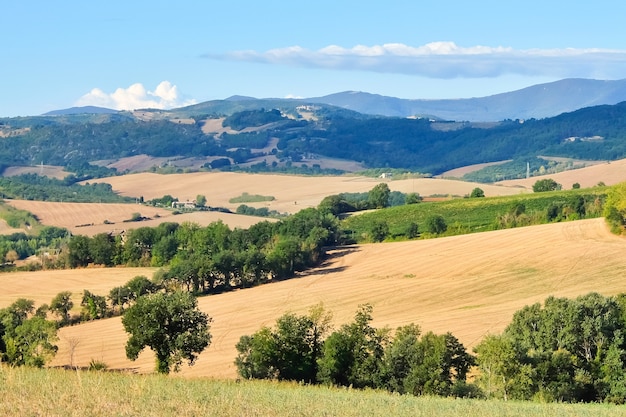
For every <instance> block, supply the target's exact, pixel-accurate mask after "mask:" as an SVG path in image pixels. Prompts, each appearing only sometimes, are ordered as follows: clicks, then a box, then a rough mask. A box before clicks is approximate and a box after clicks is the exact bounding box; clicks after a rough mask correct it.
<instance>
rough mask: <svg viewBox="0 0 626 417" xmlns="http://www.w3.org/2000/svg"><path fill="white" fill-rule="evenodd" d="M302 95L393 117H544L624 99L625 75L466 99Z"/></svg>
mask: <svg viewBox="0 0 626 417" xmlns="http://www.w3.org/2000/svg"><path fill="white" fill-rule="evenodd" d="M306 101H309V102H316V103H325V104H330V105H334V106H339V107H343V108H345V109H350V110H354V111H357V112H360V113H366V114H378V115H384V116H397V117H410V116H435V117H437V118H441V119H444V120H456V121H470V122H495V121H501V120H506V119H512V120H516V119H530V118H536V119H542V118H545V117H552V116H557V115H559V114H562V113H565V112H570V111H574V110H577V109H581V108H584V107H591V106H598V105H601V104H617V103H620V102H622V101H626V79H623V80H617V81H600V80H589V79H578V78H570V79H565V80H560V81H555V82H552V83H547V84H538V85H534V86H531V87H527V88H524V89H521V90H517V91H512V92H509V93H502V94H496V95H492V96H488V97H480V98H466V99H447V100H407V99H399V98H394V97H385V96H380V95H376V94H368V93H362V92H354V91H348V92H343V93H338V94H331V95H328V96H324V97H318V98H310V99H307V100H306Z"/></svg>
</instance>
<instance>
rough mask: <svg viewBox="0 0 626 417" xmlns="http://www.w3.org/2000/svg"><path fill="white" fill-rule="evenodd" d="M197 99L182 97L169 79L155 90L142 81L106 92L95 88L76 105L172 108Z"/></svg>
mask: <svg viewBox="0 0 626 417" xmlns="http://www.w3.org/2000/svg"><path fill="white" fill-rule="evenodd" d="M195 103H196V101H195V100H184V99H182V98H181V97H180V94H179V92H178V87H176V86H175V85H172V83H170V82H169V81H162V82H161V83H159V85H157V87H156V89H155V90H154V91H148V90H146V88H145V87H144V86H143V84H141V83H135V84H133V85H131V86H129V87H128V88H118V89H116V90H115V91H114V92H112V93H106V92H104V91H102V90H101V89H99V88H94V89H93V90H91V91H90V92H89V93H87V94H85V95H84V96H82V97H81V98H79V99H78V101H77V102H76V106H99V107H107V108H110V109H115V110H134V109H145V108H151V109H171V108H176V107H182V106H188V105H191V104H195Z"/></svg>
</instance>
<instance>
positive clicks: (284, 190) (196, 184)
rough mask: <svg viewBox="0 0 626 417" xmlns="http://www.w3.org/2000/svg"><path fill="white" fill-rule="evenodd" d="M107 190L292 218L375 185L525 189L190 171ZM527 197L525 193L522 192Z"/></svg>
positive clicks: (139, 177) (123, 182) (122, 179)
mask: <svg viewBox="0 0 626 417" xmlns="http://www.w3.org/2000/svg"><path fill="white" fill-rule="evenodd" d="M98 181H102V182H106V183H109V184H111V186H112V187H113V190H115V191H116V192H118V193H119V194H121V195H123V196H132V197H138V196H143V197H144V199H146V200H151V199H153V198H161V197H163V196H164V195H166V194H169V195H172V196H174V197H176V198H178V199H179V200H181V201H185V200H195V198H196V196H197V195H198V194H202V195H204V196H206V198H207V205H210V206H217V207H227V208H230V209H231V210H235V209H236V208H237V206H239V203H230V202H229V200H230V199H231V198H233V197H239V196H240V195H241V194H243V193H244V192H247V193H249V194H260V195H264V196H272V197H274V198H275V200H274V201H267V202H262V203H250V204H248V205H250V206H254V207H267V208H269V209H270V210H277V211H279V212H281V213H282V212H287V213H295V212H297V211H299V210H301V209H303V208H307V207H316V206H317V205H318V204H319V203H320V201H322V199H323V198H324V197H326V196H328V195H332V194H339V193H361V192H367V191H369V190H371V189H372V188H373V187H374V186H375V185H376V184H379V183H381V182H387V183H388V185H389V188H390V189H391V190H392V191H401V192H405V193H411V192H415V193H418V194H420V195H421V196H430V195H433V194H437V195H444V196H445V195H460V196H463V195H466V194H467V195H469V194H470V193H471V191H472V190H473V189H474V188H475V187H480V188H482V189H483V190H484V191H485V195H487V196H494V195H511V194H519V193H521V192H524V191H525V190H523V189H520V188H515V187H502V186H495V185H488V184H476V183H471V182H464V181H455V180H444V179H437V178H416V179H406V180H393V181H389V180H388V179H381V178H369V177H358V176H321V177H312V176H296V175H272V174H245V173H234V172H195V173H188V174H170V175H159V174H153V173H141V174H129V175H122V176H117V177H109V178H102V179H101V180H98ZM526 192H527V191H526Z"/></svg>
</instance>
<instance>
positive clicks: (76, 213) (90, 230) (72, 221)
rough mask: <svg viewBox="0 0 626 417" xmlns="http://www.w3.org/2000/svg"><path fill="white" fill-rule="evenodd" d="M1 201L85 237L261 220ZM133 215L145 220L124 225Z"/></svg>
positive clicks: (242, 225) (135, 208) (6, 230)
mask: <svg viewBox="0 0 626 417" xmlns="http://www.w3.org/2000/svg"><path fill="white" fill-rule="evenodd" d="M5 202H6V203H7V204H9V205H11V206H12V207H15V208H17V209H20V210H26V211H29V212H31V213H33V214H34V215H35V216H37V218H38V219H39V221H40V222H41V223H42V224H45V225H49V226H58V227H65V228H67V229H68V230H69V231H71V232H72V233H73V234H81V235H86V236H93V235H96V234H98V233H110V232H116V231H120V230H128V229H136V228H138V227H156V226H158V225H159V224H161V223H163V222H176V223H184V222H192V223H197V224H199V225H200V226H207V225H208V224H210V223H213V222H216V221H219V220H221V221H222V222H224V223H225V224H227V225H228V226H229V227H231V228H235V227H240V228H248V227H250V226H252V225H253V224H255V223H258V222H259V220H262V218H260V217H252V216H243V215H237V214H231V213H221V212H216V211H196V212H190V213H182V214H177V215H174V214H173V212H172V211H171V210H166V209H163V208H156V207H152V206H145V205H141V204H107V203H59V202H49V201H27V200H5ZM133 213H139V214H141V215H142V216H144V217H147V218H149V220H143V221H141V222H125V221H124V220H128V219H130V218H131V217H132V215H133ZM269 220H270V221H274V220H272V219H269ZM5 225H6V223H5ZM11 230H13V231H15V229H10V228H8V226H7V227H4V228H3V227H1V225H0V233H9V232H10V231H11Z"/></svg>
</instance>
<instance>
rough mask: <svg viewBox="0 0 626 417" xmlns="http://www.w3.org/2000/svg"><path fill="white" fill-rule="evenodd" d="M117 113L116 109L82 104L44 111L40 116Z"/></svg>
mask: <svg viewBox="0 0 626 417" xmlns="http://www.w3.org/2000/svg"><path fill="white" fill-rule="evenodd" d="M112 113H117V110H113V109H107V108H106V107H97V106H83V107H70V108H69V109H61V110H53V111H49V112H48V113H44V114H43V115H42V116H65V115H68V114H112Z"/></svg>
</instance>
